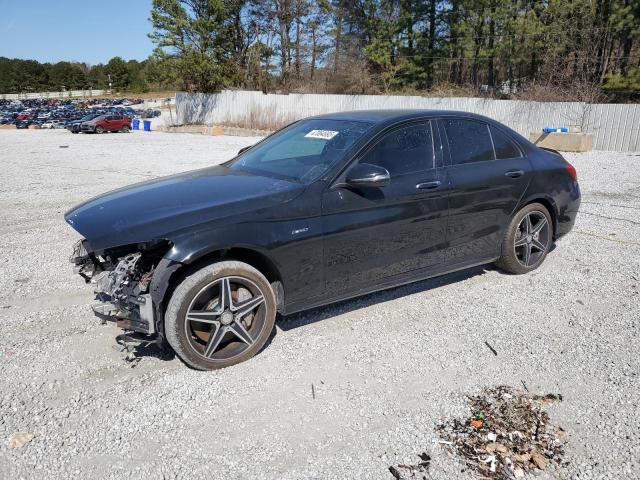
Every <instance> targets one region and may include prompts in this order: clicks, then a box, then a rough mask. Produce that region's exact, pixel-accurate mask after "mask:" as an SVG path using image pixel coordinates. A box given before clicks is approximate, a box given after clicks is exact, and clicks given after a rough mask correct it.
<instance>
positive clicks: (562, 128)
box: [542, 127, 569, 133]
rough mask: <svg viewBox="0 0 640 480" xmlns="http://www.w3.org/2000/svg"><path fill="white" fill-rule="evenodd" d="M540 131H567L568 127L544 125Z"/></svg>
mask: <svg viewBox="0 0 640 480" xmlns="http://www.w3.org/2000/svg"><path fill="white" fill-rule="evenodd" d="M542 131H543V132H544V133H568V132H569V129H568V128H566V127H560V128H556V127H544V128H543V129H542Z"/></svg>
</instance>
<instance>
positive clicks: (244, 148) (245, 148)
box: [238, 145, 253, 155]
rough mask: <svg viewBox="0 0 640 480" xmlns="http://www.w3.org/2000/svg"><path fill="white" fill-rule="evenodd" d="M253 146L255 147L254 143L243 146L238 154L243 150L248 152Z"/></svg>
mask: <svg viewBox="0 0 640 480" xmlns="http://www.w3.org/2000/svg"><path fill="white" fill-rule="evenodd" d="M251 147H253V145H249V146H247V147H242V148H241V149H240V150H238V155H240V154H241V153H242V152H246V151H247V150H249V149H250V148H251Z"/></svg>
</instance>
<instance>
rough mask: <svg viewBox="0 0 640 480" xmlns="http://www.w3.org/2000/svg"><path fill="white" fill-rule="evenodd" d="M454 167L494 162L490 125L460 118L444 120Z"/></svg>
mask: <svg viewBox="0 0 640 480" xmlns="http://www.w3.org/2000/svg"><path fill="white" fill-rule="evenodd" d="M442 124H443V125H444V131H445V133H446V136H447V140H448V143H449V152H450V155H451V164H452V165H463V164H465V163H475V162H484V161H487V160H494V158H495V157H494V154H493V144H492V143H491V136H490V135H489V125H487V124H486V123H482V122H476V121H473V120H463V119H458V118H453V119H445V120H442Z"/></svg>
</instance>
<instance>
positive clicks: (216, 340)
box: [165, 261, 276, 370]
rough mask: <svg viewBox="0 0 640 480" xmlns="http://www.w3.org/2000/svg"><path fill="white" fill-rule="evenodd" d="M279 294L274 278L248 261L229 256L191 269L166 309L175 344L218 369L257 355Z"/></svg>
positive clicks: (205, 366)
mask: <svg viewBox="0 0 640 480" xmlns="http://www.w3.org/2000/svg"><path fill="white" fill-rule="evenodd" d="M275 317H276V300H275V295H274V293H273V290H272V288H271V285H270V284H269V282H268V280H267V279H266V278H265V277H264V275H262V274H261V273H260V272H259V271H258V270H256V269H255V268H253V267H251V266H250V265H247V264H245V263H242V262H236V261H224V262H219V263H214V264H212V265H209V266H207V267H204V268H202V269H200V270H198V271H196V272H195V273H193V274H191V275H189V276H188V277H187V278H185V280H184V281H183V282H182V283H181V284H180V285H178V287H177V288H176V290H175V292H174V293H173V295H172V296H171V300H170V301H169V305H168V306H167V311H166V314H165V330H166V336H167V341H168V342H169V345H171V347H172V348H173V349H174V350H175V352H176V354H177V355H178V356H179V357H180V358H181V359H182V360H183V361H184V362H185V363H187V364H188V365H190V366H192V367H193V368H197V369H199V370H215V369H218V368H224V367H228V366H231V365H235V364H236V363H240V362H243V361H245V360H248V359H249V358H251V357H253V356H254V355H255V354H256V353H258V352H259V351H260V349H261V348H262V347H263V346H264V344H265V343H266V342H267V340H268V339H269V336H270V335H271V332H272V331H273V326H274V324H275Z"/></svg>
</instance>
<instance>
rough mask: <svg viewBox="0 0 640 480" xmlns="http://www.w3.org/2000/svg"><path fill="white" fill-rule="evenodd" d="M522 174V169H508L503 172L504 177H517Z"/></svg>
mask: <svg viewBox="0 0 640 480" xmlns="http://www.w3.org/2000/svg"><path fill="white" fill-rule="evenodd" d="M522 175H524V170H509V171H508V172H506V173H505V174H504V176H505V177H511V178H518V177H521V176H522Z"/></svg>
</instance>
